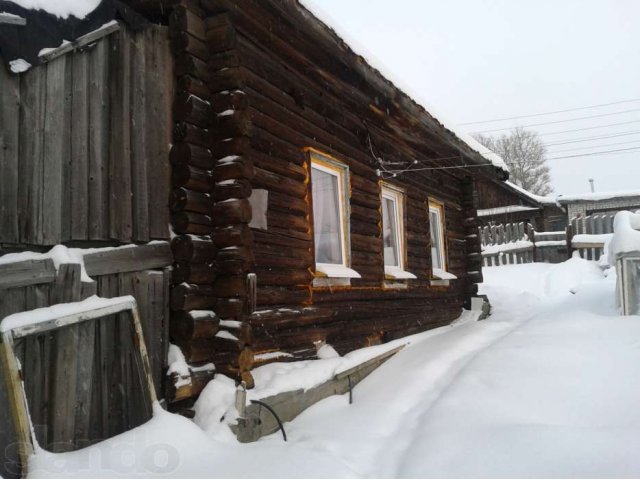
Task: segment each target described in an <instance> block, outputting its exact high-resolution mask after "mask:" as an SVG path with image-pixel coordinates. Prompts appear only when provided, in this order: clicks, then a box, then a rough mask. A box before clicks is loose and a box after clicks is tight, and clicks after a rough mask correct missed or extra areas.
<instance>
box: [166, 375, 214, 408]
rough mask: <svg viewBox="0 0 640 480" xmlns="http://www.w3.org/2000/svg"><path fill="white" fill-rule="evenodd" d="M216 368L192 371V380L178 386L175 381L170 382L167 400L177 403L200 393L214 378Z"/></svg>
mask: <svg viewBox="0 0 640 480" xmlns="http://www.w3.org/2000/svg"><path fill="white" fill-rule="evenodd" d="M215 374H216V372H215V370H211V371H209V370H204V371H198V372H191V382H190V383H187V384H185V385H181V386H180V387H178V388H176V387H175V383H174V382H168V386H167V402H169V403H176V402H180V401H182V400H188V399H190V398H193V397H195V396H197V395H199V394H200V393H201V392H202V390H204V387H206V386H207V384H208V383H209V382H210V381H211V380H212V379H213V378H214V376H215Z"/></svg>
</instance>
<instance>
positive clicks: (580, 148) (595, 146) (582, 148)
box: [551, 140, 640, 153]
mask: <svg viewBox="0 0 640 480" xmlns="http://www.w3.org/2000/svg"><path fill="white" fill-rule="evenodd" d="M638 142H640V140H631V141H630V142H616V143H603V144H601V145H589V146H588V147H575V148H567V149H565V150H556V151H554V152H551V153H563V152H575V151H576V150H587V149H589V148H602V147H614V146H616V145H629V144H630V143H638Z"/></svg>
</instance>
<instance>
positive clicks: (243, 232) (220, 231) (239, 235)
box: [211, 224, 253, 248]
mask: <svg viewBox="0 0 640 480" xmlns="http://www.w3.org/2000/svg"><path fill="white" fill-rule="evenodd" d="M211 239H212V240H213V243H214V244H215V245H216V246H217V247H219V248H224V247H232V246H235V245H237V246H241V245H250V244H251V243H253V233H252V232H251V229H250V228H249V226H248V225H243V224H238V225H229V226H226V227H214V229H213V232H212V233H211Z"/></svg>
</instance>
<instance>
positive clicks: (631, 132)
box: [545, 130, 640, 147]
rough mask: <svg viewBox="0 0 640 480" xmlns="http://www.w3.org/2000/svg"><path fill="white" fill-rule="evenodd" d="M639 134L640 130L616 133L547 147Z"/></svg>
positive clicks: (549, 144)
mask: <svg viewBox="0 0 640 480" xmlns="http://www.w3.org/2000/svg"><path fill="white" fill-rule="evenodd" d="M639 133H640V130H631V131H629V132H621V133H615V134H613V135H601V136H597V137H585V138H576V139H574V140H565V141H562V142H554V143H546V144H545V145H546V146H547V147H550V146H552V145H566V144H567V143H580V142H591V141H593V140H601V139H603V138H614V137H626V136H628V135H637V134H639Z"/></svg>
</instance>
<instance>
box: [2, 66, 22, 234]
mask: <svg viewBox="0 0 640 480" xmlns="http://www.w3.org/2000/svg"><path fill="white" fill-rule="evenodd" d="M0 85H2V88H0V126H1V127H0V242H4V243H18V241H19V233H18V212H19V210H18V165H19V150H18V149H19V144H20V129H19V127H20V77H19V76H18V75H13V74H11V73H9V71H8V70H7V69H6V68H0Z"/></svg>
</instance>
